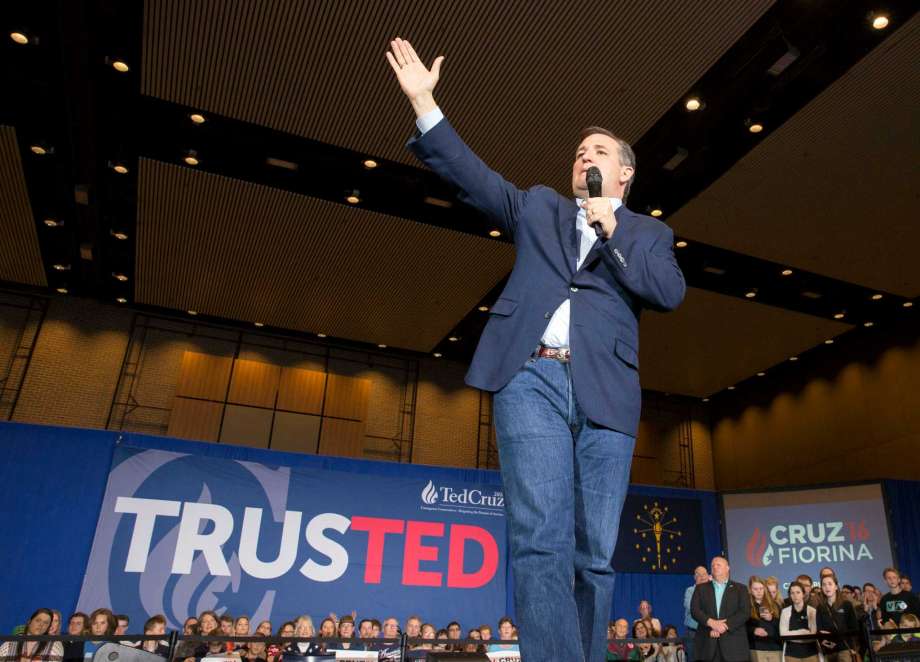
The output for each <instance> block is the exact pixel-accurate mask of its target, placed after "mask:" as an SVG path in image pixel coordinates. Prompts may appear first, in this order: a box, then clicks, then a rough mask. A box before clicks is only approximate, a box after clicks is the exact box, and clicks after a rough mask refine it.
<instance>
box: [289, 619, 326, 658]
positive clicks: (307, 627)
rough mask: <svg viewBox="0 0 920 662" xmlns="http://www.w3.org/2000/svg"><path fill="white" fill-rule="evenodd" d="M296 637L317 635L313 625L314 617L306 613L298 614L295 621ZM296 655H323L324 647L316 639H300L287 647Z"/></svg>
mask: <svg viewBox="0 0 920 662" xmlns="http://www.w3.org/2000/svg"><path fill="white" fill-rule="evenodd" d="M294 636H295V637H315V636H316V628H314V627H313V619H312V618H310V617H309V616H307V615H306V614H304V615H303V616H298V617H297V620H296V621H294ZM286 650H287V651H290V652H292V653H294V654H295V655H322V653H323V649H322V646H320V645H319V644H318V643H316V642H314V641H298V642H295V643H293V644H291V645H290V646H289V647H288V648H287V649H286Z"/></svg>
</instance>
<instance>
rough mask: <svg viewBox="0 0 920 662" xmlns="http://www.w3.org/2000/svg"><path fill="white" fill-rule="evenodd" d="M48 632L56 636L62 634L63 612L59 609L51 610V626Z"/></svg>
mask: <svg viewBox="0 0 920 662" xmlns="http://www.w3.org/2000/svg"><path fill="white" fill-rule="evenodd" d="M48 634H49V635H52V636H55V637H56V636H58V635H59V634H61V612H59V611H58V610H57V609H52V610H51V627H49V628H48Z"/></svg>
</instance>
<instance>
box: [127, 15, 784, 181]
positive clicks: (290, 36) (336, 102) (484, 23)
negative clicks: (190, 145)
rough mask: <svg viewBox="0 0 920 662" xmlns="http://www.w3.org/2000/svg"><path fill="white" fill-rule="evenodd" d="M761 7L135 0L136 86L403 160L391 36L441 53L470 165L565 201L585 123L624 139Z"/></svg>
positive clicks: (445, 94) (442, 99) (449, 105)
mask: <svg viewBox="0 0 920 662" xmlns="http://www.w3.org/2000/svg"><path fill="white" fill-rule="evenodd" d="M772 4H773V0H747V1H746V2H734V1H731V0H698V1H696V2H683V1H682V0H662V1H660V2H634V1H627V0H613V1H610V2H598V3H594V4H593V5H591V6H590V7H588V6H586V5H579V4H577V3H576V4H573V3H571V2H558V1H557V0H517V1H503V2H496V1H495V0H464V1H463V2H452V1H446V0H445V1H433V0H424V1H423V0H393V1H388V2H367V1H366V0H315V1H311V2H303V1H302V0H246V1H240V2H226V1H225V0H147V2H146V3H145V15H144V43H143V62H142V81H141V86H142V87H141V89H142V92H143V93H144V94H148V95H152V96H157V97H160V98H163V99H166V100H169V101H173V102H177V103H181V104H185V105H188V106H193V107H196V108H199V109H202V110H204V111H210V112H214V113H218V114H221V115H226V116H229V117H233V118H236V119H241V120H246V121H248V122H252V123H255V124H260V125H265V126H268V127H271V128H274V129H278V130H281V131H284V132H287V133H291V134H295V135H299V136H303V137H307V138H311V139H316V140H320V141H323V142H326V143H331V144H334V145H338V146H341V147H347V148H350V149H354V150H357V151H361V152H367V153H369V154H371V155H375V156H378V157H384V158H388V159H393V160H398V161H404V162H413V159H412V157H410V155H409V154H408V153H407V152H406V150H405V148H404V143H405V140H406V139H407V137H408V136H409V135H410V134H411V132H412V131H413V130H414V127H413V124H412V119H413V116H412V114H411V110H410V108H409V105H408V103H407V102H406V100H405V99H404V98H403V97H402V94H401V92H400V91H399V87H398V85H397V83H396V81H395V79H394V76H393V73H392V71H391V70H390V69H389V65H388V64H387V63H386V60H385V59H384V51H385V50H386V48H387V45H388V42H389V40H390V39H392V38H393V37H395V36H397V35H399V36H402V37H404V38H408V39H410V41H412V42H413V44H414V45H415V46H416V50H417V51H418V52H419V55H420V56H421V57H422V58H423V59H424V60H425V61H426V62H428V63H430V61H431V60H432V59H433V58H434V56H435V55H438V54H444V55H446V56H447V60H446V62H445V64H444V67H443V70H442V80H441V83H440V84H439V86H438V89H437V98H438V100H439V103H440V104H441V105H442V107H443V108H444V110H445V112H446V113H447V114H448V116H449V117H450V118H451V120H452V122H453V123H454V125H455V126H457V128H458V129H459V130H460V132H461V134H462V135H463V136H464V137H465V139H466V140H467V142H468V143H469V144H470V145H471V146H472V147H473V149H474V150H476V152H477V153H478V154H479V156H480V157H482V158H483V159H484V160H485V161H486V162H487V163H489V164H490V165H491V166H492V167H493V168H495V169H497V170H498V171H499V172H501V173H502V174H503V175H504V176H505V177H506V178H507V179H509V180H510V181H513V182H515V183H517V184H518V185H521V186H529V185H531V184H534V183H544V184H548V185H551V186H555V187H557V188H558V189H559V190H561V191H562V192H563V193H567V192H568V190H569V189H570V181H569V174H568V173H569V172H570V168H571V158H572V154H573V151H574V147H575V144H576V140H577V138H576V137H577V133H578V131H579V130H580V129H581V128H582V127H585V126H589V125H593V124H600V125H603V126H607V127H609V128H611V129H612V130H614V131H616V132H618V133H619V134H620V135H621V136H622V137H624V138H625V139H626V140H628V141H634V140H636V139H637V138H639V137H640V136H641V135H642V134H643V133H644V132H645V131H646V130H647V129H648V128H649V127H651V126H652V124H654V122H655V121H656V120H657V119H658V118H659V117H660V116H661V115H662V114H663V112H664V111H665V110H667V109H668V108H669V107H670V106H671V105H672V104H674V103H675V102H676V101H678V100H679V99H680V98H681V96H682V95H683V94H685V93H686V92H687V91H688V88H689V87H690V86H691V85H692V84H693V83H694V82H695V81H696V80H697V79H698V78H699V77H700V76H701V75H702V74H703V73H704V72H705V71H707V70H708V69H709V68H710V66H711V65H712V64H713V63H714V62H715V61H716V60H717V59H718V58H719V57H720V56H721V55H722V54H723V53H724V52H725V51H726V50H727V49H728V48H729V47H730V46H731V45H732V44H734V43H735V41H736V40H737V39H738V38H739V37H740V36H741V35H742V34H744V32H745V31H746V30H747V29H748V28H749V27H750V26H751V25H752V24H753V23H754V22H755V21H756V20H757V19H758V18H759V17H760V16H761V15H762V14H763V13H764V12H765V11H766V10H767V9H768V8H769V7H770V6H771V5H772ZM589 13H590V20H589V18H588V16H589ZM243 91H244V92H243ZM640 170H641V164H640Z"/></svg>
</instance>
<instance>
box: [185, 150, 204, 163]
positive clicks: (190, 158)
mask: <svg viewBox="0 0 920 662" xmlns="http://www.w3.org/2000/svg"><path fill="white" fill-rule="evenodd" d="M182 160H183V161H185V163H186V165H190V166H196V165H198V164H199V163H200V161H199V160H198V152H196V151H195V150H193V149H190V150H189V151H188V153H187V154H186V155H185V157H184V158H183V159H182Z"/></svg>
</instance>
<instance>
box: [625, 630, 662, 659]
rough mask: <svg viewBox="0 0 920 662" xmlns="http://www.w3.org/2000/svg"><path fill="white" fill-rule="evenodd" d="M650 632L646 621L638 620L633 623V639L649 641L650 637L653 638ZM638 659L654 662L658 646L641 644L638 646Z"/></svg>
mask: <svg viewBox="0 0 920 662" xmlns="http://www.w3.org/2000/svg"><path fill="white" fill-rule="evenodd" d="M650 630H651V625H650V624H649V622H648V621H644V620H639V621H636V622H635V623H633V629H632V634H633V639H649V638H651V637H652V636H655V635H654V634H653V633H652V632H650ZM638 646H639V657H640V659H642V660H654V659H655V658H657V657H658V652H659V650H658V649H659V646H658V644H643V643H640V644H639V645H638Z"/></svg>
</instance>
